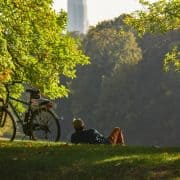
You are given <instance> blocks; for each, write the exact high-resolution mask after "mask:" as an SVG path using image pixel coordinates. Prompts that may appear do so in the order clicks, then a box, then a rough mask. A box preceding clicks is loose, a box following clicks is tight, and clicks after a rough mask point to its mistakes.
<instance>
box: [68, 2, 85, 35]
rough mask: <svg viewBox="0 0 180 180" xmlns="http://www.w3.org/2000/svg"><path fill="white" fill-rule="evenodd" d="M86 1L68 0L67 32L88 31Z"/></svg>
mask: <svg viewBox="0 0 180 180" xmlns="http://www.w3.org/2000/svg"><path fill="white" fill-rule="evenodd" d="M86 1H87V0H68V31H70V32H72V31H78V32H80V33H83V34H84V33H86V32H87V30H88V18H87V2H86Z"/></svg>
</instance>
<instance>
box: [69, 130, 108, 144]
mask: <svg viewBox="0 0 180 180" xmlns="http://www.w3.org/2000/svg"><path fill="white" fill-rule="evenodd" d="M71 142H72V143H75V144H77V143H84V144H108V143H109V142H108V140H107V139H106V138H105V137H104V136H103V135H101V134H100V133H99V132H98V131H97V130H96V129H82V130H79V131H76V132H75V133H73V134H72V136H71Z"/></svg>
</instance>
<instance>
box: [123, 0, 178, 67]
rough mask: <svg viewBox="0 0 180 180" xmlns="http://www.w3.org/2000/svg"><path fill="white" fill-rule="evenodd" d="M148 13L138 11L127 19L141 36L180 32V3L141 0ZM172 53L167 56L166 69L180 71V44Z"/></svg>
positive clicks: (174, 1)
mask: <svg viewBox="0 0 180 180" xmlns="http://www.w3.org/2000/svg"><path fill="white" fill-rule="evenodd" d="M140 3H141V4H143V5H144V6H145V7H146V11H137V12H135V13H133V14H132V15H131V16H129V15H128V16H127V17H126V18H125V22H126V24H128V25H130V26H132V27H133V28H134V29H135V30H136V31H137V32H138V34H139V35H140V36H142V35H144V34H145V33H165V32H168V31H171V30H177V31H179V30H180V14H179V12H180V1H179V0H168V1H167V0H159V1H157V2H155V3H152V4H151V3H149V2H148V1H144V0H140ZM172 49H173V50H172V51H171V52H169V53H167V54H166V56H165V63H164V69H165V70H166V71H168V70H170V69H173V70H175V71H180V52H179V49H180V42H177V44H176V45H175V46H174V47H172Z"/></svg>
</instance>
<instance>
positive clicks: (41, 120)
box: [32, 109, 61, 142]
mask: <svg viewBox="0 0 180 180" xmlns="http://www.w3.org/2000/svg"><path fill="white" fill-rule="evenodd" d="M50 125H53V127H51V126H50ZM60 136H61V127H60V123H59V119H58V118H57V117H56V115H55V114H54V112H53V111H51V110H46V109H41V110H37V111H35V112H33V115H32V138H33V139H35V140H41V141H54V142H57V141H58V140H59V139H60Z"/></svg>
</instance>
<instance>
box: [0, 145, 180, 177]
mask: <svg viewBox="0 0 180 180" xmlns="http://www.w3.org/2000/svg"><path fill="white" fill-rule="evenodd" d="M0 148H1V150H0V157H1V158H0V169H1V170H3V171H1V177H2V178H3V179H4V178H5V179H6V178H7V179H8V180H9V179H60V178H61V179H73V180H75V179H78V180H79V179H86V180H87V179H108V180H109V179H119V178H121V179H125V180H126V179H138V180H139V179H172V178H177V177H180V148H154V147H128V146H126V147H120V146H108V145H68V144H45V145H44V144H37V145H36V144H35V145H34V143H31V142H30V143H24V144H23V145H22V143H20V144H9V146H8V145H4V146H3V145H2V144H0Z"/></svg>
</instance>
